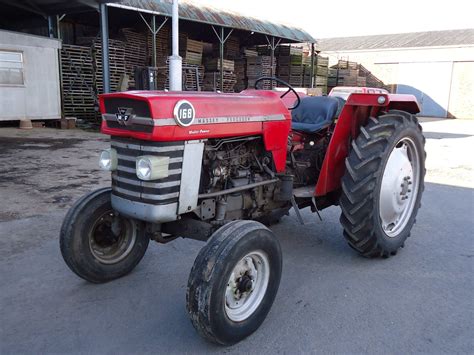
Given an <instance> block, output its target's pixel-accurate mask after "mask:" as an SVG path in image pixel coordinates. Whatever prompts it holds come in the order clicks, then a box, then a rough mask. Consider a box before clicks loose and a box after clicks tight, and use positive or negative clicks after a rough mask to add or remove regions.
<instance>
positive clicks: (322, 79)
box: [314, 55, 329, 95]
mask: <svg viewBox="0 0 474 355" xmlns="http://www.w3.org/2000/svg"><path fill="white" fill-rule="evenodd" d="M315 65H316V68H315V75H316V76H315V81H314V86H315V87H317V88H321V91H322V93H323V95H326V94H327V93H328V74H329V58H328V57H323V56H320V55H318V56H316V58H315Z"/></svg>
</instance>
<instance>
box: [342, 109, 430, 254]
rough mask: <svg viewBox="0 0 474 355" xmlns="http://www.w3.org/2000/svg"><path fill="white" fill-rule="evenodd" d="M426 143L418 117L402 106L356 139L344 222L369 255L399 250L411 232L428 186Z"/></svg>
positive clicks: (349, 161)
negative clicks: (425, 180)
mask: <svg viewBox="0 0 474 355" xmlns="http://www.w3.org/2000/svg"><path fill="white" fill-rule="evenodd" d="M424 144H425V139H424V137H423V134H422V131H421V126H420V125H419V124H418V120H417V119H416V117H415V116H414V115H411V114H409V113H407V112H404V111H398V110H392V111H389V112H388V113H387V114H384V115H381V116H379V117H377V118H373V117H372V118H370V119H369V121H368V123H367V124H366V125H365V126H362V127H361V129H360V134H359V136H358V137H357V139H355V140H354V141H352V150H351V151H350V153H349V156H348V157H347V159H346V173H345V175H344V177H343V179H342V196H341V199H340V206H341V209H342V214H341V223H342V226H343V227H344V236H345V238H346V239H347V241H348V243H349V245H350V246H351V247H352V248H353V249H355V250H356V251H358V252H359V253H361V254H362V255H363V256H366V257H377V256H382V257H388V256H390V255H395V254H396V252H397V250H398V249H399V248H400V247H402V246H403V245H404V243H405V240H406V239H407V238H408V237H409V236H410V231H411V229H412V227H413V225H414V223H415V218H416V214H417V211H418V209H419V207H420V200H421V195H422V193H423V189H424V176H425V158H426V153H425V151H424Z"/></svg>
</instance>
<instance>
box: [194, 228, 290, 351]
mask: <svg viewBox="0 0 474 355" xmlns="http://www.w3.org/2000/svg"><path fill="white" fill-rule="evenodd" d="M281 267H282V259H281V250H280V244H279V242H278V240H277V239H276V237H275V235H274V234H273V233H272V232H271V231H270V230H269V229H268V228H266V227H265V226H264V225H263V224H261V223H258V222H255V221H234V222H230V223H228V224H226V225H224V226H223V227H221V228H220V229H218V230H217V231H216V232H215V233H214V234H213V235H212V236H211V238H210V239H209V241H208V242H207V244H206V246H204V248H202V249H201V251H200V252H199V255H198V256H197V258H196V261H195V262H194V266H193V268H192V270H191V273H190V275H189V281H188V292H187V295H186V300H187V309H188V313H189V316H190V318H191V322H192V324H193V326H194V328H196V330H197V331H198V333H199V334H200V335H201V336H202V337H203V338H205V339H206V340H208V341H211V342H214V343H217V344H222V345H231V344H234V343H237V342H239V341H240V340H242V339H244V338H245V337H247V336H249V335H250V334H252V333H253V332H254V331H255V330H257V328H258V327H259V326H260V325H261V324H262V322H263V321H264V319H265V317H266V316H267V314H268V312H269V311H270V308H271V306H272V304H273V300H274V299H275V296H276V293H277V291H278V286H279V284H280V278H281Z"/></svg>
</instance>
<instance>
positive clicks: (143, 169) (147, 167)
mask: <svg viewBox="0 0 474 355" xmlns="http://www.w3.org/2000/svg"><path fill="white" fill-rule="evenodd" d="M137 176H138V178H140V179H142V180H150V178H151V162H150V159H148V158H145V157H141V158H139V159H138V160H137Z"/></svg>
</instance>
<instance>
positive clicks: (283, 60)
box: [276, 45, 304, 87]
mask: <svg viewBox="0 0 474 355" xmlns="http://www.w3.org/2000/svg"><path fill="white" fill-rule="evenodd" d="M276 54H277V56H278V59H277V63H278V66H277V77H278V78H280V79H282V80H284V81H286V82H287V83H289V84H290V85H292V86H295V87H301V86H302V85H303V73H304V67H303V48H301V47H295V46H289V45H288V46H279V47H277V49H276Z"/></svg>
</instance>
